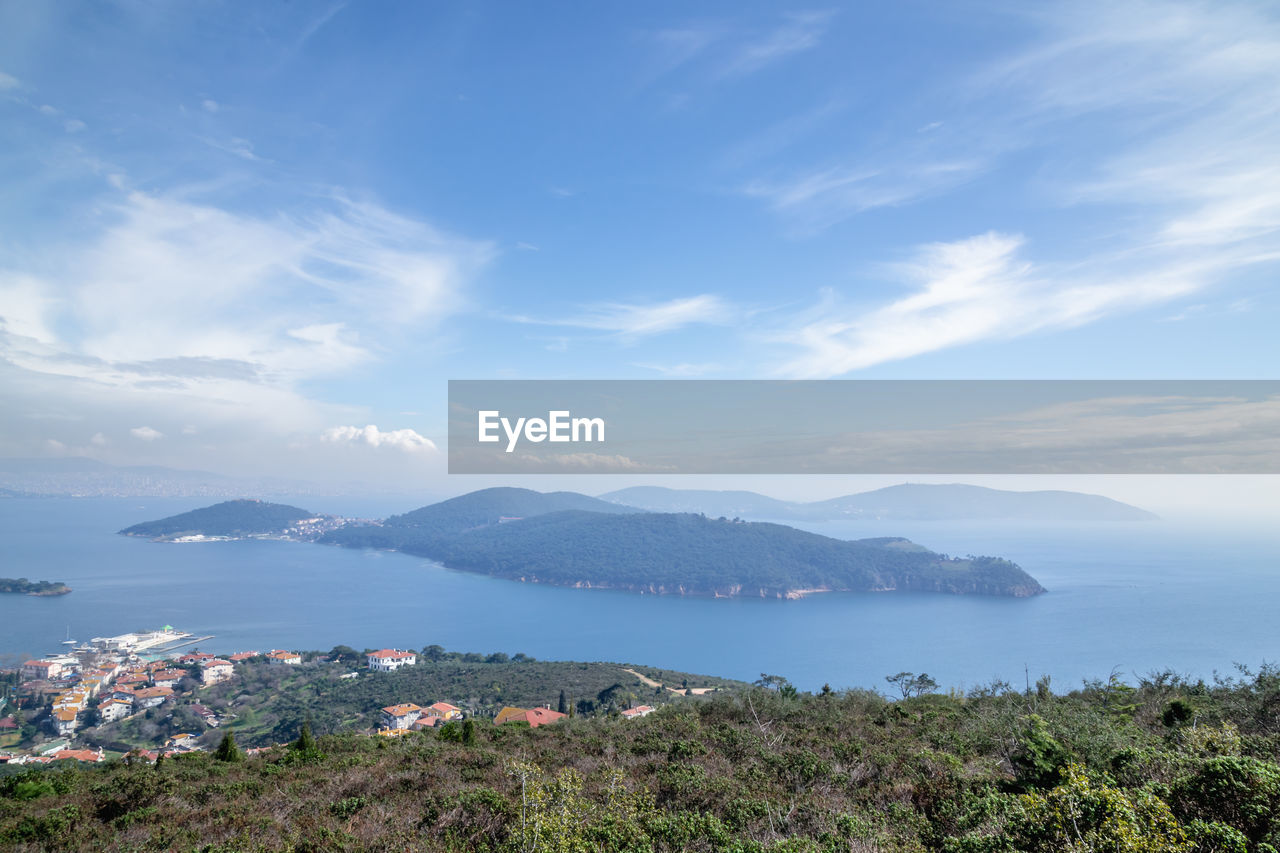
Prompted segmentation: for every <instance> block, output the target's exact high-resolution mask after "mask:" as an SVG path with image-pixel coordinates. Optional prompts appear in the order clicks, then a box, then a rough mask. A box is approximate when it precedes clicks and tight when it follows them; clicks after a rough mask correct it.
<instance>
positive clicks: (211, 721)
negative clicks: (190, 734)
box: [187, 705, 218, 729]
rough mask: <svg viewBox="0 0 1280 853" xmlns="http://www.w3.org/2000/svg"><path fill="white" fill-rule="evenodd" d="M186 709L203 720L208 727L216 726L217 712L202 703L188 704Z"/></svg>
mask: <svg viewBox="0 0 1280 853" xmlns="http://www.w3.org/2000/svg"><path fill="white" fill-rule="evenodd" d="M187 710H188V711H190V712H191V713H193V714H195V715H196V716H197V717H199V718H200V719H202V720H204V724H205V725H206V726H209V727H210V728H215V729H216V728H217V727H218V714H217V713H216V712H215V711H213V710H212V709H210V708H206V707H205V706H204V705H188V706H187Z"/></svg>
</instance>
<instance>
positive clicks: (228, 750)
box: [213, 731, 244, 763]
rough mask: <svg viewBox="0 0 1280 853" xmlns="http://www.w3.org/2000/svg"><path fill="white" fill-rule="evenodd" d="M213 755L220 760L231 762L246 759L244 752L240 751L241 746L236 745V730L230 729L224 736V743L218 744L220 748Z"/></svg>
mask: <svg viewBox="0 0 1280 853" xmlns="http://www.w3.org/2000/svg"><path fill="white" fill-rule="evenodd" d="M213 757H214V758H216V759H218V760H219V761H227V762H231V763H235V762H237V761H244V753H243V752H241V751H240V747H238V746H236V736H235V733H234V732H230V731H229V732H227V733H226V734H224V735H223V736H222V743H220V744H218V749H217V750H216V751H215V752H214V753H213Z"/></svg>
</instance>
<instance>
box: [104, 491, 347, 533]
mask: <svg viewBox="0 0 1280 853" xmlns="http://www.w3.org/2000/svg"><path fill="white" fill-rule="evenodd" d="M345 521H346V520H345V519H343V518H340V517H338V516H332V515H318V514H316V513H313V512H310V511H309V510H305V509H301V508H299V507H296V506H289V505H288V504H275V503H267V502H265V501H256V500H234V501H223V502H222V503H220V504H214V505H213V506H207V507H204V508H202V509H195V510H192V511H191V512H184V513H182V514H180V515H172V516H169V517H168V518H162V519H160V520H159V521H148V522H144V523H142V524H135V525H133V526H132V527H126V528H125V529H124V530H121V531H120V533H121V534H122V535H124V536H143V537H146V538H147V539H154V540H157V541H164V542H199V541H205V540H210V539H244V538H250V537H278V538H285V539H299V540H303V541H311V540H314V539H317V538H319V537H320V536H321V535H323V534H324V533H325V532H327V531H329V530H332V529H335V528H337V527H340V526H342V524H344V523H345Z"/></svg>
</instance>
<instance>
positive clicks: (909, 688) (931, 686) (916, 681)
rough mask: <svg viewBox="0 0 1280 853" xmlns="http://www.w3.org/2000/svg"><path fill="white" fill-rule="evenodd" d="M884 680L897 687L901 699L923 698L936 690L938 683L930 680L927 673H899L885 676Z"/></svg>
mask: <svg viewBox="0 0 1280 853" xmlns="http://www.w3.org/2000/svg"><path fill="white" fill-rule="evenodd" d="M884 680H885V681H887V682H889V683H890V684H892V685H894V686H895V687H897V688H898V691H899V692H900V693H901V694H902V698H903V699H910V698H911V697H912V696H923V695H924V694H926V693H932V692H933V691H935V690H937V689H938V682H936V681H934V680H933V679H932V678H930V677H929V673H927V672H922V673H920V674H919V675H916V674H915V673H914V672H899V673H897V674H896V675H886V676H885V677H884Z"/></svg>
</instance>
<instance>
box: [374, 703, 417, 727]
mask: <svg viewBox="0 0 1280 853" xmlns="http://www.w3.org/2000/svg"><path fill="white" fill-rule="evenodd" d="M421 716H422V708H420V707H418V706H417V705H415V704H413V703H412V702H403V703H401V704H399V705H392V706H390V707H388V708H383V709H382V727H383V728H386V729H407V728H409V727H410V726H412V725H413V724H414V723H416V722H417V721H418V718H419V717H421Z"/></svg>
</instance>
